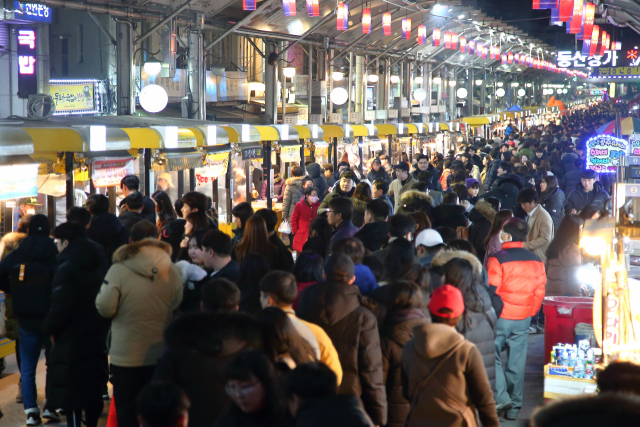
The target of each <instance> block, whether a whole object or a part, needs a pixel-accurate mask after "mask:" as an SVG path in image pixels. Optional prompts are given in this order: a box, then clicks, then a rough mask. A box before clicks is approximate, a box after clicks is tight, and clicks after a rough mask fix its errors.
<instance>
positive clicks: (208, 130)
mask: <svg viewBox="0 0 640 427" xmlns="http://www.w3.org/2000/svg"><path fill="white" fill-rule="evenodd" d="M195 130H197V131H198V132H199V133H200V134H202V136H203V137H204V139H198V146H200V145H205V146H214V145H224V144H228V143H229V142H230V141H229V133H228V132H227V130H225V126H218V125H211V126H197V127H196V128H195ZM198 132H194V133H196V134H197V133H198ZM196 138H197V136H196Z"/></svg>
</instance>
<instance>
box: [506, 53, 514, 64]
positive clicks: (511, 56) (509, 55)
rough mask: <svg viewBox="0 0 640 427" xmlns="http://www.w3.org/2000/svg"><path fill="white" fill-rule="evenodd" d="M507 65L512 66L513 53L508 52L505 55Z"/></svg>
mask: <svg viewBox="0 0 640 427" xmlns="http://www.w3.org/2000/svg"><path fill="white" fill-rule="evenodd" d="M507 64H509V65H511V64H513V53H512V52H509V53H508V54H507Z"/></svg>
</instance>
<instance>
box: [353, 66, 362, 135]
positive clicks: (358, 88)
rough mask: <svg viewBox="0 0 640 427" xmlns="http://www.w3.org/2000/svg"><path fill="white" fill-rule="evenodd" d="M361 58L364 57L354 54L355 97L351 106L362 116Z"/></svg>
mask: <svg viewBox="0 0 640 427" xmlns="http://www.w3.org/2000/svg"><path fill="white" fill-rule="evenodd" d="M363 59H364V58H363V57H362V56H361V55H356V79H355V83H354V84H355V95H356V99H355V102H354V108H353V111H355V112H357V113H360V115H361V116H362V117H364V108H363V105H362V80H363V78H362V77H363V75H364V67H363ZM358 123H360V121H358Z"/></svg>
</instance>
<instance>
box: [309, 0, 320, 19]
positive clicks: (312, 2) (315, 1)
mask: <svg viewBox="0 0 640 427" xmlns="http://www.w3.org/2000/svg"><path fill="white" fill-rule="evenodd" d="M307 14H308V15H309V18H313V17H315V16H320V3H319V0H307Z"/></svg>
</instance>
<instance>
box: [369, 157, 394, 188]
mask: <svg viewBox="0 0 640 427" xmlns="http://www.w3.org/2000/svg"><path fill="white" fill-rule="evenodd" d="M376 168H377V169H376ZM367 179H368V180H369V182H372V183H373V182H376V181H380V180H382V181H386V182H387V184H391V181H392V180H391V177H390V176H389V174H388V173H387V171H386V170H384V168H383V167H382V163H381V162H380V159H379V158H377V157H376V158H375V159H373V161H372V162H371V172H369V173H368V174H367Z"/></svg>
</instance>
